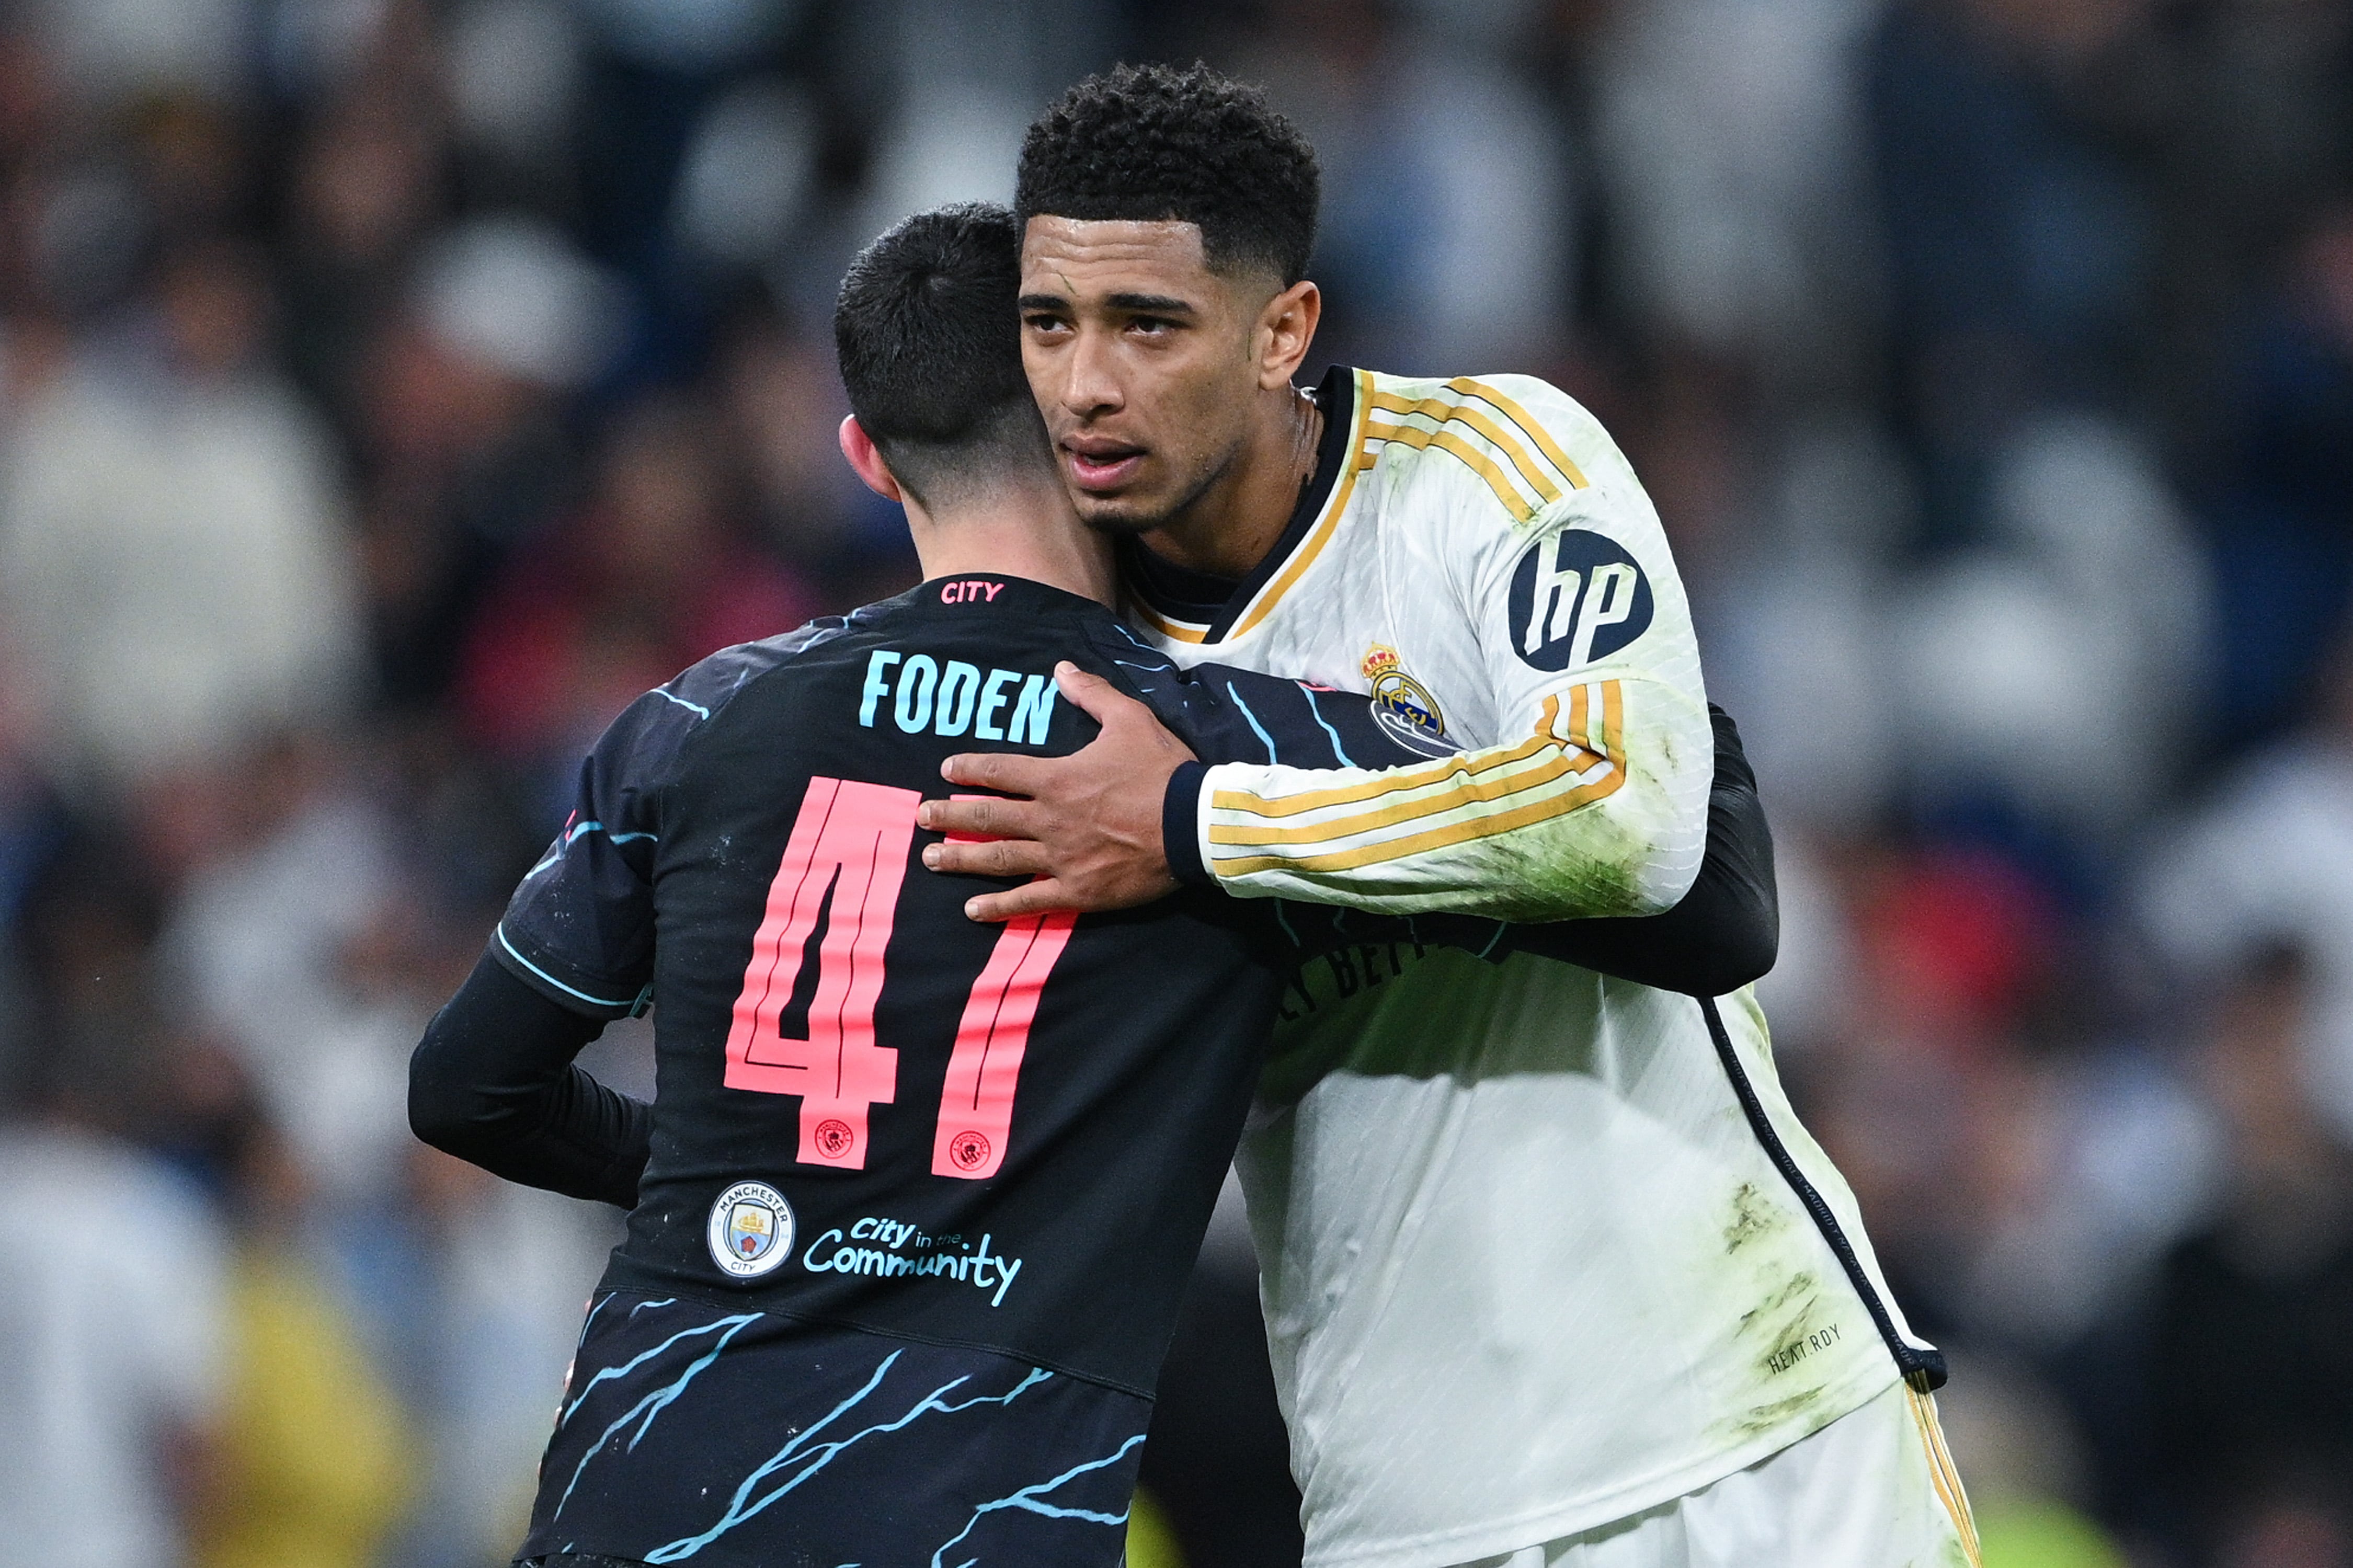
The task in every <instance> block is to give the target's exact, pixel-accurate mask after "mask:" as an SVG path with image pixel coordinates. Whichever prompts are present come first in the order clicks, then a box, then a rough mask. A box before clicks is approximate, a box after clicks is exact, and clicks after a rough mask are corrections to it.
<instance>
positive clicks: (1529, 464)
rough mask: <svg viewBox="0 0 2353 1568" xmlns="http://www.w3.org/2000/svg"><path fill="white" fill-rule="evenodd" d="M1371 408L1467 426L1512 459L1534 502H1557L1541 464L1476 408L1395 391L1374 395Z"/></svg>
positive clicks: (1557, 492)
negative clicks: (1534, 493)
mask: <svg viewBox="0 0 2353 1568" xmlns="http://www.w3.org/2000/svg"><path fill="white" fill-rule="evenodd" d="M1373 406H1374V407H1376V408H1380V409H1386V410H1387V411H1388V412H1389V413H1391V414H1419V415H1422V416H1426V417H1428V418H1431V419H1435V420H1437V421H1438V422H1439V423H1440V424H1441V425H1447V424H1453V425H1462V426H1468V427H1469V428H1471V429H1472V430H1475V431H1477V432H1478V433H1479V434H1480V435H1482V436H1483V437H1486V438H1487V439H1488V440H1489V441H1490V442H1492V443H1493V445H1494V446H1495V447H1498V448H1500V449H1501V450H1502V452H1503V454H1504V457H1506V458H1510V459H1511V462H1512V467H1514V468H1517V469H1518V470H1519V471H1520V478H1522V479H1525V480H1527V482H1528V486H1529V488H1530V489H1534V490H1535V492H1536V499H1537V500H1539V501H1540V502H1542V503H1544V504H1546V505H1550V504H1551V503H1552V502H1554V501H1556V500H1559V499H1560V487H1559V486H1558V485H1556V484H1554V483H1553V482H1552V476H1551V475H1550V474H1547V473H1546V472H1545V471H1544V468H1543V466H1542V465H1540V464H1539V463H1537V461H1536V460H1535V458H1531V457H1530V456H1528V451H1527V448H1526V447H1523V446H1521V445H1520V444H1519V443H1518V442H1517V441H1514V440H1513V439H1512V437H1510V436H1509V435H1507V434H1505V433H1504V430H1503V429H1502V427H1501V426H1497V425H1496V423H1495V422H1494V421H1493V420H1492V419H1490V418H1488V417H1487V416H1485V415H1483V414H1482V413H1480V412H1479V411H1478V410H1477V409H1475V408H1467V407H1465V406H1463V405H1461V404H1460V403H1449V402H1447V401H1446V400H1445V399H1444V398H1442V397H1424V398H1419V399H1416V398H1410V397H1401V396H1399V395H1398V394H1396V393H1394V392H1376V393H1375V394H1373Z"/></svg>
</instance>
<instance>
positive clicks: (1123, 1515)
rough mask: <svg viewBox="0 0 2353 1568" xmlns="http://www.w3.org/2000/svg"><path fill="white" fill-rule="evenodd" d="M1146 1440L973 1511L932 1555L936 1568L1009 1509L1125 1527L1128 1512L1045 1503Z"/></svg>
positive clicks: (1140, 1437) (966, 1567) (967, 1566)
mask: <svg viewBox="0 0 2353 1568" xmlns="http://www.w3.org/2000/svg"><path fill="white" fill-rule="evenodd" d="M1144 1436H1145V1435H1144V1434H1143V1433H1141V1432H1138V1433H1137V1434H1136V1435H1135V1436H1133V1437H1130V1438H1129V1439H1128V1440H1127V1441H1126V1442H1124V1443H1122V1444H1121V1445H1120V1446H1119V1447H1118V1448H1117V1449H1115V1450H1113V1452H1112V1453H1110V1454H1107V1455H1105V1456H1104V1457H1103V1458H1100V1459H1089V1460H1088V1461H1087V1462H1086V1463H1085V1464H1083V1465H1077V1466H1074V1467H1072V1468H1070V1469H1067V1470H1064V1471H1063V1472H1062V1473H1061V1474H1060V1475H1059V1476H1056V1477H1055V1478H1054V1479H1052V1480H1050V1481H1040V1482H1039V1483H1038V1484H1037V1485H1036V1486H1034V1487H1023V1488H1022V1489H1020V1490H1019V1491H1018V1492H1015V1493H1014V1494H1013V1495H1012V1496H1011V1497H1003V1498H999V1499H997V1500H996V1501H995V1502H985V1503H982V1504H981V1505H980V1506H979V1507H978V1508H976V1509H975V1510H973V1511H972V1520H971V1521H970V1522H969V1523H967V1524H966V1525H965V1527H964V1528H963V1529H962V1530H959V1531H956V1532H955V1535H954V1536H953V1537H951V1538H950V1539H949V1540H947V1541H945V1542H942V1543H941V1545H940V1549H939V1550H938V1551H937V1552H933V1553H932V1568H943V1565H942V1563H941V1562H940V1559H942V1558H943V1557H945V1556H946V1555H947V1553H948V1548H949V1547H951V1546H954V1545H955V1544H956V1542H960V1541H962V1540H963V1539H964V1538H965V1536H967V1535H970V1534H971V1533H972V1532H973V1531H974V1530H976V1529H977V1528H978V1527H979V1524H980V1521H982V1520H983V1519H985V1518H987V1516H988V1515H990V1514H992V1513H997V1512H1001V1511H1002V1510H1006V1509H1008V1508H1011V1509H1018V1510H1021V1511H1022V1512H1024V1513H1035V1514H1041V1515H1043V1516H1044V1517H1046V1518H1048V1519H1075V1520H1081V1521H1085V1522H1086V1523H1088V1524H1125V1523H1126V1522H1127V1513H1128V1510H1125V1509H1122V1510H1120V1511H1119V1512H1117V1513H1103V1512H1100V1511H1098V1510H1094V1509H1086V1508H1064V1507H1062V1506H1061V1505H1060V1504H1059V1503H1050V1502H1047V1501H1045V1500H1044V1499H1045V1498H1046V1496H1047V1494H1048V1493H1050V1492H1052V1491H1054V1490H1056V1489H1058V1488H1060V1486H1061V1485H1062V1484H1063V1483H1064V1482H1066V1481H1071V1480H1075V1479H1078V1478H1079V1477H1081V1476H1083V1475H1087V1474H1089V1473H1090V1472H1092V1471H1095V1470H1102V1469H1108V1468H1111V1467H1112V1466H1113V1465H1116V1464H1118V1463H1119V1462H1120V1461H1121V1460H1122V1459H1124V1458H1127V1456H1128V1454H1129V1453H1130V1452H1132V1451H1133V1450H1134V1447H1135V1446H1136V1445H1137V1444H1138V1443H1141V1442H1143V1441H1144ZM979 1561H980V1559H979V1558H977V1557H974V1558H969V1559H967V1560H966V1561H965V1562H963V1563H957V1564H956V1568H973V1565H974V1564H975V1563H978V1562H979Z"/></svg>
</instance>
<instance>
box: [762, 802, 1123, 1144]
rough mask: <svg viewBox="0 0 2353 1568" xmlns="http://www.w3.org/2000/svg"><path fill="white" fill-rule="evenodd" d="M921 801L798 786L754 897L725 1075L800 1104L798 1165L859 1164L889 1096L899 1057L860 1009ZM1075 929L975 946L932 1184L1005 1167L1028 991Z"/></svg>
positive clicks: (1020, 933) (1052, 926) (874, 990)
mask: <svg viewBox="0 0 2353 1568" xmlns="http://www.w3.org/2000/svg"><path fill="white" fill-rule="evenodd" d="M922 799H923V797H922V795H919V794H917V793H916V792H915V791H913V790H907V789H892V788H890V787H888V786H885V785H882V784H854V783H849V782H845V781H843V780H840V779H829V778H813V779H811V780H810V781H809V788H808V794H807V796H806V797H805V798H804V799H803V800H802V802H801V810H800V816H799V817H798V818H797V820H796V821H795V822H794V824H793V833H792V837H791V839H790V840H789V841H788V842H787V843H786V846H785V854H784V859H783V860H782V862H781V863H780V864H779V865H778V866H777V868H776V880H775V881H774V882H772V883H771V884H769V887H768V908H767V913H766V916H765V919H763V920H762V921H761V922H760V930H759V932H758V934H757V935H756V936H754V938H753V940H752V961H751V963H748V964H746V965H745V966H744V985H743V989H742V990H741V991H739V992H738V993H737V994H736V997H735V1016H734V1022H733V1026H731V1027H730V1028H729V1030H728V1034H727V1071H726V1077H725V1079H724V1081H725V1083H726V1085H727V1087H728V1088H730V1089H751V1090H754V1091H755V1092H759V1093H764V1094H797V1095H799V1096H800V1097H801V1121H800V1152H799V1159H800V1160H801V1162H802V1163H805V1164H815V1165H831V1166H834V1167H837V1168H839V1169H847V1170H863V1169H864V1168H865V1165H866V1144H867V1112H868V1109H869V1107H871V1106H873V1105H877V1104H881V1105H888V1104H890V1103H891V1102H892V1100H893V1099H894V1098H895V1096H896V1094H897V1092H898V1073H899V1053H898V1052H897V1051H896V1050H894V1049H892V1047H888V1046H883V1045H878V1044H877V1043H876V1042H875V1037H874V1005H875V1002H876V1000H877V999H878V998H879V997H880V996H881V992H882V957H883V950H884V949H885V948H886V947H887V946H888V945H889V944H890V941H891V928H892V924H893V922H894V921H896V919H897V916H898V900H899V889H900V885H901V883H902V881H903V879H904V878H905V873H906V866H907V851H908V849H909V847H911V846H912V845H913V842H914V834H915V807H916V806H917V805H919V804H920V803H921V802H922ZM828 889H829V890H830V892H831V895H832V909H831V912H830V914H829V915H828V916H827V921H826V932H825V940H824V941H823V942H820V943H819V944H818V953H817V962H818V974H817V984H816V987H815V990H814V993H813V994H812V995H811V997H810V1001H809V1008H808V1034H807V1038H806V1039H795V1038H787V1037H784V1035H783V1032H782V1023H783V1015H784V1011H785V1008H786V1004H787V1003H788V1002H789V1001H790V1000H791V998H792V996H793V994H794V992H795V990H796V989H797V984H798V982H799V980H800V978H801V963H802V957H803V954H804V952H806V951H807V946H808V941H809V938H810V936H811V935H812V933H814V932H815V931H816V930H817V922H818V915H819V912H820V911H822V910H825V909H826V900H827V894H828ZM1076 920H1077V917H1076V916H1075V915H1072V914H1070V913H1068V912H1067V911H1065V912H1057V913H1053V914H1043V915H1030V916H1027V917H1025V918H1023V919H1020V920H1017V921H1010V922H1008V924H1007V925H1006V927H1005V930H1004V931H1002V932H1001V933H1000V934H999V935H998V937H997V945H996V946H995V947H994V948H993V949H991V950H990V952H989V956H988V963H987V966H986V967H985V968H983V969H982V971H981V972H980V978H979V979H977V980H976V981H974V982H973V987H972V993H971V994H970V995H969V996H967V997H966V998H965V1008H964V1017H963V1019H962V1021H961V1022H960V1023H959V1024H958V1025H957V1026H956V1039H955V1051H954V1053H953V1054H952V1055H951V1056H950V1057H949V1058H948V1070H947V1082H946V1084H945V1086H944V1088H943V1089H942V1091H941V1094H940V1110H939V1119H938V1122H937V1124H936V1125H935V1127H934V1131H933V1139H932V1172H933V1173H934V1175H941V1176H954V1177H957V1178H960V1179H962V1180H965V1181H985V1180H987V1178H988V1177H990V1176H993V1175H995V1174H997V1169H998V1167H999V1166H1001V1165H1002V1164H1003V1163H1004V1161H1005V1146H1006V1142H1007V1139H1008V1135H1009V1134H1010V1132H1011V1131H1012V1127H1013V1099H1014V1094H1015V1092H1016V1090H1017V1089H1018V1086H1019V1083H1020V1079H1021V1058H1022V1056H1023V1054H1024V1053H1025V1052H1026V1051H1027V1050H1028V1049H1029V1028H1030V1026H1031V1025H1032V1024H1033V1023H1034V1022H1035V1021H1036V1020H1037V1016H1038V997H1039V993H1040V992H1042V991H1043V990H1044V989H1045V984H1046V976H1047V974H1048V973H1050V972H1051V971H1052V969H1053V967H1054V965H1055V963H1056V962H1057V961H1059V960H1060V958H1061V956H1062V950H1063V948H1064V947H1065V946H1066V945H1068V943H1069V942H1070V940H1071V928H1072V926H1073V924H1074V923H1075V921H1076Z"/></svg>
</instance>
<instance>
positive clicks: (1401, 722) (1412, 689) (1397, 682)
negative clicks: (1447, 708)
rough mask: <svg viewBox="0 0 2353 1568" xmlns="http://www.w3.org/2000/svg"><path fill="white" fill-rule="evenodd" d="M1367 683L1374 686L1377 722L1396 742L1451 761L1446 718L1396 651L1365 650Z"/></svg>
mask: <svg viewBox="0 0 2353 1568" xmlns="http://www.w3.org/2000/svg"><path fill="white" fill-rule="evenodd" d="M1364 671H1365V679H1366V680H1368V681H1370V682H1371V683H1372V692H1371V696H1372V700H1373V718H1374V719H1375V721H1377V722H1378V723H1379V725H1380V727H1381V728H1382V729H1383V730H1384V731H1388V735H1389V737H1390V738H1391V739H1392V740H1395V741H1398V742H1401V743H1402V744H1404V745H1407V746H1409V747H1411V748H1412V749H1413V750H1415V751H1417V752H1420V753H1421V754H1422V755H1423V756H1425V757H1451V756H1452V755H1453V754H1454V752H1455V751H1456V748H1455V746H1454V745H1453V744H1452V743H1451V742H1449V741H1448V740H1447V739H1446V715H1445V714H1444V713H1442V712H1440V710H1439V707H1438V699H1436V698H1435V697H1432V696H1431V695H1430V689H1429V688H1428V687H1426V686H1424V685H1422V683H1421V682H1420V681H1419V680H1416V679H1414V678H1413V677H1412V676H1410V675H1408V674H1407V673H1406V672H1405V667H1404V662H1403V661H1402V660H1401V659H1399V658H1398V651H1397V649H1395V648H1393V647H1384V646H1383V645H1382V644H1379V643H1375V644H1374V645H1373V646H1372V647H1369V648H1366V650H1365V663H1364Z"/></svg>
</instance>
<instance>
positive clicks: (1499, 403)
mask: <svg viewBox="0 0 2353 1568" xmlns="http://www.w3.org/2000/svg"><path fill="white" fill-rule="evenodd" d="M1446 389H1447V390H1448V391H1449V392H1459V393H1461V394H1463V395H1466V396H1470V397H1476V398H1479V399H1481V400H1482V401H1483V402H1485V403H1487V404H1489V405H1491V406H1493V408H1494V410H1495V411H1496V412H1497V413H1499V414H1501V415H1502V416H1504V418H1506V419H1508V420H1510V421H1511V422H1512V423H1513V424H1514V426H1517V427H1518V429H1519V431H1520V433H1521V434H1522V435H1524V436H1525V437H1528V438H1529V439H1530V440H1532V441H1534V442H1535V444H1536V447H1537V449H1538V450H1539V451H1541V452H1543V453H1544V455H1545V457H1546V459H1547V460H1548V461H1549V462H1550V463H1551V464H1552V466H1553V467H1554V468H1558V469H1559V470H1560V471H1561V473H1562V474H1564V475H1565V476H1567V479H1568V483H1569V488H1570V489H1580V490H1581V489H1587V488H1588V485H1589V483H1590V481H1588V479H1586V477H1585V470H1584V469H1582V468H1578V467H1577V465H1576V464H1575V463H1572V462H1570V461H1569V460H1568V454H1567V453H1566V452H1564V451H1562V450H1561V449H1560V443H1559V442H1557V441H1556V440H1554V439H1553V438H1552V437H1551V436H1550V435H1548V434H1546V430H1545V427H1544V426H1542V425H1541V424H1538V423H1537V422H1536V420H1535V418H1534V417H1533V416H1531V415H1530V414H1529V413H1528V411H1527V410H1526V409H1525V408H1523V407H1521V406H1520V405H1519V404H1517V403H1516V402H1514V400H1513V399H1511V398H1509V397H1506V396H1505V395H1504V394H1502V393H1500V392H1498V391H1496V390H1495V389H1494V388H1493V387H1492V386H1489V385H1488V384H1486V383H1485V382H1483V381H1473V380H1472V379H1471V378H1470V377H1469V376H1467V375H1458V376H1456V377H1455V378H1454V379H1453V380H1452V381H1450V382H1448V383H1447V384H1446Z"/></svg>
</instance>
